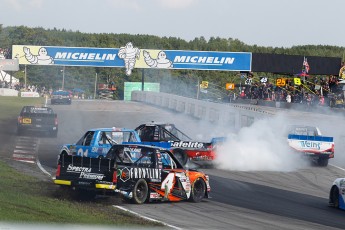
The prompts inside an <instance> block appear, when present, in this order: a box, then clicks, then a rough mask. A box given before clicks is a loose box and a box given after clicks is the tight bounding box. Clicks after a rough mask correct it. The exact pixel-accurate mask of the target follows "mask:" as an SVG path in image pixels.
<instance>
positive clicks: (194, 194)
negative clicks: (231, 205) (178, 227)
mask: <svg viewBox="0 0 345 230" xmlns="http://www.w3.org/2000/svg"><path fill="white" fill-rule="evenodd" d="M205 193H206V184H205V182H204V180H203V179H202V178H200V177H199V178H197V179H196V180H195V181H194V183H193V185H192V191H191V194H190V198H189V200H190V201H192V202H195V203H198V202H200V201H201V200H202V199H203V198H204V197H205Z"/></svg>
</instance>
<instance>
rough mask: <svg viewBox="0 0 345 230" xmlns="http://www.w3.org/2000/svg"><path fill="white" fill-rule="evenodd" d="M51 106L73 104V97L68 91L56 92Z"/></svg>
mask: <svg viewBox="0 0 345 230" xmlns="http://www.w3.org/2000/svg"><path fill="white" fill-rule="evenodd" d="M50 104H52V105H54V104H68V105H70V104H72V95H71V93H70V92H68V91H63V90H58V91H54V92H53V93H52V95H51V98H50Z"/></svg>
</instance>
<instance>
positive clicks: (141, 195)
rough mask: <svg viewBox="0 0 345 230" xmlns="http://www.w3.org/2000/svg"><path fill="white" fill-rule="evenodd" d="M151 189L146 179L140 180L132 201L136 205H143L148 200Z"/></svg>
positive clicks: (134, 189) (134, 190)
mask: <svg viewBox="0 0 345 230" xmlns="http://www.w3.org/2000/svg"><path fill="white" fill-rule="evenodd" d="M148 194H149V187H148V185H147V182H146V181H145V180H144V179H139V180H138V181H137V183H136V184H135V186H134V188H133V198H132V201H133V202H134V203H135V204H143V203H145V201H146V200H147V197H148Z"/></svg>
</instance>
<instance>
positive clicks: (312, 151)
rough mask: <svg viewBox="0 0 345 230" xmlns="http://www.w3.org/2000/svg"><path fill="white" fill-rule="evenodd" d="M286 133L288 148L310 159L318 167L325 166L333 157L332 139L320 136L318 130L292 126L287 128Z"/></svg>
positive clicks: (312, 127) (311, 127) (309, 127)
mask: <svg viewBox="0 0 345 230" xmlns="http://www.w3.org/2000/svg"><path fill="white" fill-rule="evenodd" d="M288 133H289V134H288V143H289V146H290V147H291V148H293V149H294V150H295V151H297V152H302V153H304V154H305V155H306V156H308V157H310V158H312V160H315V161H316V162H317V164H318V165H319V166H327V165H328V160H329V159H330V158H333V157H334V141H333V137H327V136H322V134H321V131H320V129H319V128H317V127H314V126H300V125H294V126H290V127H289V131H288Z"/></svg>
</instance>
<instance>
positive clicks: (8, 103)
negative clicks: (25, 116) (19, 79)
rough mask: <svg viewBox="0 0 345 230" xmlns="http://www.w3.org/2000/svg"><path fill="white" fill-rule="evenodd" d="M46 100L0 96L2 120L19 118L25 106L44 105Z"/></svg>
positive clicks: (0, 117)
mask: <svg viewBox="0 0 345 230" xmlns="http://www.w3.org/2000/svg"><path fill="white" fill-rule="evenodd" d="M44 103H45V98H43V97H38V98H29V97H4V96H0V111H1V112H0V120H3V119H8V118H11V117H17V116H18V115H19V113H20V110H21V109H22V107H23V106H24V105H40V106H41V105H44Z"/></svg>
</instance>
